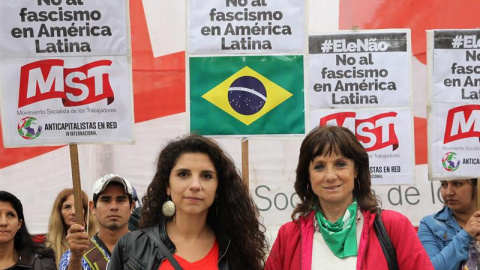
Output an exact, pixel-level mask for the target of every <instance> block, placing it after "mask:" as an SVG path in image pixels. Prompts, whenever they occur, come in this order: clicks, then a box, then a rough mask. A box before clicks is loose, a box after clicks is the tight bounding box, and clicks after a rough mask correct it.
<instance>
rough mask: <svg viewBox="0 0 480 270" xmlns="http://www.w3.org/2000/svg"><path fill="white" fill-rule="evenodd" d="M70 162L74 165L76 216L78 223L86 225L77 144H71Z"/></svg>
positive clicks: (73, 179) (73, 180)
mask: <svg viewBox="0 0 480 270" xmlns="http://www.w3.org/2000/svg"><path fill="white" fill-rule="evenodd" d="M70 162H71V165H72V182H73V197H74V202H75V218H76V219H77V224H80V225H82V226H85V221H84V220H83V217H84V213H83V203H82V185H81V182H80V166H79V162H78V147H77V145H76V144H70Z"/></svg>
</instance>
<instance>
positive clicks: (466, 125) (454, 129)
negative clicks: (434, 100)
mask: <svg viewBox="0 0 480 270" xmlns="http://www.w3.org/2000/svg"><path fill="white" fill-rule="evenodd" d="M474 137H480V105H465V106H459V107H455V108H453V109H450V110H449V111H448V115H447V121H446V126H445V136H444V138H443V143H444V144H445V143H449V142H453V141H456V140H461V139H465V138H474Z"/></svg>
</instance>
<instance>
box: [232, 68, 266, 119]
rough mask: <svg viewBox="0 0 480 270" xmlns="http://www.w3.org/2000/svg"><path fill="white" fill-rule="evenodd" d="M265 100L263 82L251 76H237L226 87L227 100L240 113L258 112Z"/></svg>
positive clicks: (250, 113)
mask: <svg viewBox="0 0 480 270" xmlns="http://www.w3.org/2000/svg"><path fill="white" fill-rule="evenodd" d="M266 101H267V90H266V89H265V86H264V85H263V83H262V82H261V81H260V80H259V79H257V78H255V77H252V76H242V77H239V78H237V79H236V80H235V81H233V83H232V84H231V85H230V87H229V88H228V102H229V103H230V106H231V107H232V109H233V110H235V111H236V112H237V113H239V114H242V115H252V114H255V113H257V112H259V111H260V110H261V109H262V108H263V106H264V105H265V102H266Z"/></svg>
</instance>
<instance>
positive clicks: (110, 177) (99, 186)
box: [92, 173, 133, 198]
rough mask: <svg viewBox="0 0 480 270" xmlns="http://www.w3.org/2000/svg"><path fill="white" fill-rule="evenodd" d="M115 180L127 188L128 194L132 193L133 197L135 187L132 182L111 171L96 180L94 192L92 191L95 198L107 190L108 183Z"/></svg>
mask: <svg viewBox="0 0 480 270" xmlns="http://www.w3.org/2000/svg"><path fill="white" fill-rule="evenodd" d="M113 182H117V183H120V184H122V186H123V188H124V189H125V193H127V195H130V197H132V194H133V188H132V185H131V184H130V182H128V180H127V179H125V178H123V177H121V176H119V175H116V174H113V173H110V174H107V175H105V176H103V177H101V178H100V179H98V180H97V181H95V184H93V192H92V193H93V198H95V197H97V196H98V195H99V194H100V193H102V192H103V191H104V190H105V188H106V187H107V186H108V184H110V183H113Z"/></svg>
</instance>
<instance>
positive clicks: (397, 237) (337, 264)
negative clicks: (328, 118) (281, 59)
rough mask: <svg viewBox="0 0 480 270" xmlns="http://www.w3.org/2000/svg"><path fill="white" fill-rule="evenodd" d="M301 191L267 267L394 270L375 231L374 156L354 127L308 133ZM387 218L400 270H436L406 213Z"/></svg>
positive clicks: (384, 214)
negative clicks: (372, 171) (362, 143)
mask: <svg viewBox="0 0 480 270" xmlns="http://www.w3.org/2000/svg"><path fill="white" fill-rule="evenodd" d="M295 191H296V193H297V194H298V196H299V198H300V202H299V203H298V204H297V206H296V207H295V209H294V211H293V214H292V220H293V221H291V222H288V223H286V224H284V225H283V226H282V227H281V228H280V230H279V232H278V235H277V238H276V240H275V243H274V244H273V247H272V249H271V252H270V255H269V256H268V259H267V262H266V265H265V269H266V270H282V269H285V270H295V269H302V270H309V269H322V270H324V269H327V270H328V269H389V268H388V264H387V258H386V256H385V255H384V253H383V250H382V247H381V245H380V243H379V238H378V237H377V234H376V233H375V230H374V220H375V216H376V215H377V213H378V212H377V210H378V208H379V206H378V202H377V198H376V197H375V195H374V194H373V192H372V190H371V176H370V169H369V159H368V154H367V152H366V151H365V149H364V147H363V146H362V145H361V144H360V142H359V141H358V140H357V138H356V137H355V135H354V134H353V133H352V132H351V131H350V130H348V129H347V128H344V127H337V126H322V127H317V128H315V129H313V130H312V131H311V132H310V133H309V134H308V135H307V136H306V137H305V139H304V140H303V142H302V145H301V147H300V155H299V159H298V165H297V169H296V179H295ZM381 219H382V220H383V224H384V226H385V228H386V231H387V233H388V235H389V237H390V240H391V242H392V244H393V246H394V248H395V251H396V259H397V262H398V267H399V269H405V270H411V269H433V266H432V264H431V262H430V260H429V258H428V255H427V253H426V252H425V250H424V249H423V247H422V245H421V243H420V240H419V239H418V237H417V235H416V233H415V230H414V228H413V226H412V224H411V223H410V221H409V220H408V219H407V218H406V217H405V216H403V215H401V214H400V213H397V212H394V211H389V210H384V211H382V212H381ZM389 258H390V257H389Z"/></svg>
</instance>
